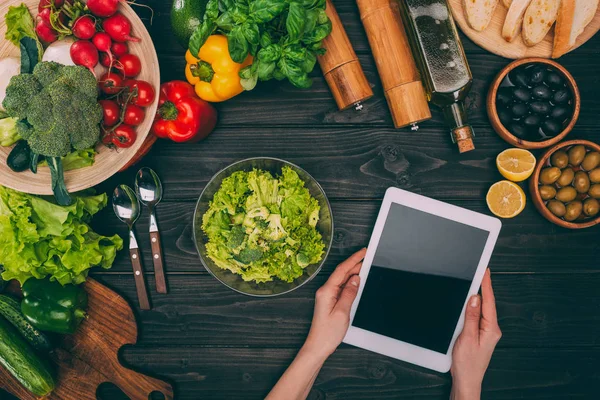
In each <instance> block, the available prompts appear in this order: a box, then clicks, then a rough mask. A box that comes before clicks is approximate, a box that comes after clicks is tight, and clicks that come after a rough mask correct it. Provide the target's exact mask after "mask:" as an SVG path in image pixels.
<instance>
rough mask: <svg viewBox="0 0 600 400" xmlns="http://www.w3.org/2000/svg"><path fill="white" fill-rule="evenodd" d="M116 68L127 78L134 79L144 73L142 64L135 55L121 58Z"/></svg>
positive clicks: (126, 55)
mask: <svg viewBox="0 0 600 400" xmlns="http://www.w3.org/2000/svg"><path fill="white" fill-rule="evenodd" d="M115 68H117V69H118V70H119V71H121V72H122V73H123V76H124V77H125V78H134V77H136V76H138V75H139V74H140V72H142V62H141V61H140V58H139V57H138V56H136V55H135V54H125V55H124V56H122V57H121V58H119V62H118V63H117V65H116V66H115Z"/></svg>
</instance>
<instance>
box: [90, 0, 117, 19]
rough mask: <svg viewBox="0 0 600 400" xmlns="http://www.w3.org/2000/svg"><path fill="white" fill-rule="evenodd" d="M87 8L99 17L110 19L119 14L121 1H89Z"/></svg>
mask: <svg viewBox="0 0 600 400" xmlns="http://www.w3.org/2000/svg"><path fill="white" fill-rule="evenodd" d="M86 5H87V8H88V10H90V12H91V13H92V14H94V15H95V16H97V17H102V18H106V17H110V16H111V15H113V14H114V13H116V12H117V7H119V0H88V2H87V4H86Z"/></svg>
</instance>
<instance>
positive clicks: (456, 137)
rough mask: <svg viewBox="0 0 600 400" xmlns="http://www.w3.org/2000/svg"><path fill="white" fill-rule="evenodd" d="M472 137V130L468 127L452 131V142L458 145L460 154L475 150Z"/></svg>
mask: <svg viewBox="0 0 600 400" xmlns="http://www.w3.org/2000/svg"><path fill="white" fill-rule="evenodd" d="M473 136H474V133H473V128H471V127H470V126H469V125H465V126H461V127H460V128H456V129H454V130H453V131H452V141H453V142H454V143H456V144H457V145H458V151H459V152H460V153H466V152H467V151H471V150H475V143H473Z"/></svg>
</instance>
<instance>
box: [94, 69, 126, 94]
mask: <svg viewBox="0 0 600 400" xmlns="http://www.w3.org/2000/svg"><path fill="white" fill-rule="evenodd" d="M98 85H99V86H100V90H101V91H102V92H103V93H106V94H117V93H119V92H120V91H121V90H122V89H123V79H122V78H121V77H120V76H119V75H118V74H115V73H114V72H110V71H109V72H107V73H106V74H104V75H102V77H101V78H100V80H99V81H98Z"/></svg>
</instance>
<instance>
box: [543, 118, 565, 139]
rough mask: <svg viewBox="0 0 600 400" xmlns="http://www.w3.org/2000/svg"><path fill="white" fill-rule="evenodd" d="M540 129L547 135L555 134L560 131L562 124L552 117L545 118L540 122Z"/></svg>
mask: <svg viewBox="0 0 600 400" xmlns="http://www.w3.org/2000/svg"><path fill="white" fill-rule="evenodd" d="M542 131H544V133H545V134H546V135H548V136H556V135H558V134H559V133H560V132H561V131H562V124H560V123H558V122H556V121H555V120H553V119H547V120H545V121H544V122H542Z"/></svg>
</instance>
